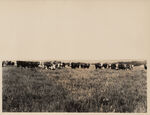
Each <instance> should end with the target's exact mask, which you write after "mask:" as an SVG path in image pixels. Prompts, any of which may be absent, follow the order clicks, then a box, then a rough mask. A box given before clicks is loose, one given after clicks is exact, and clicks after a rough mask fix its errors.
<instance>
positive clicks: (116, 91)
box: [2, 67, 147, 112]
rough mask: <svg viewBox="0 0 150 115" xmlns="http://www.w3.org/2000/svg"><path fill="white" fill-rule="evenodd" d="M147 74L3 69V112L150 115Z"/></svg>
mask: <svg viewBox="0 0 150 115" xmlns="http://www.w3.org/2000/svg"><path fill="white" fill-rule="evenodd" d="M146 71H147V70H145V69H144V68H142V67H135V68H134V69H133V70H111V69H104V70H100V69H97V70H96V69H93V68H90V69H81V68H79V69H71V68H63V69H56V70H45V69H39V68H36V69H31V68H20V67H18V68H17V67H3V69H2V78H3V80H2V98H3V100H2V107H3V108H2V110H3V112H147V72H146Z"/></svg>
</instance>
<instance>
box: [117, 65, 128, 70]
mask: <svg viewBox="0 0 150 115" xmlns="http://www.w3.org/2000/svg"><path fill="white" fill-rule="evenodd" d="M118 69H123V70H126V69H127V64H123V63H119V64H118Z"/></svg>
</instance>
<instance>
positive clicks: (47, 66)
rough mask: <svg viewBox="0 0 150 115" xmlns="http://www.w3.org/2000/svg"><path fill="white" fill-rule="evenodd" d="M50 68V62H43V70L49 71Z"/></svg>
mask: <svg viewBox="0 0 150 115" xmlns="http://www.w3.org/2000/svg"><path fill="white" fill-rule="evenodd" d="M51 66H52V63H51V62H44V68H45V69H50V67H51Z"/></svg>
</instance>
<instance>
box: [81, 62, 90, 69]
mask: <svg viewBox="0 0 150 115" xmlns="http://www.w3.org/2000/svg"><path fill="white" fill-rule="evenodd" d="M80 66H81V68H89V67H90V64H88V63H81V64H80Z"/></svg>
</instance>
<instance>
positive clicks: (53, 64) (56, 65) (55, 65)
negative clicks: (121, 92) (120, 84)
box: [2, 61, 147, 70]
mask: <svg viewBox="0 0 150 115" xmlns="http://www.w3.org/2000/svg"><path fill="white" fill-rule="evenodd" d="M91 65H94V66H95V69H115V70H119V69H122V70H132V69H133V68H134V65H133V64H125V63H119V62H117V63H92V64H90V63H81V62H70V63H65V62H61V61H47V62H40V61H35V62H34V61H3V62H2V67H5V66H16V67H23V68H44V69H50V70H55V69H61V68H65V67H70V68H72V69H76V68H87V69H88V68H89V67H90V66H91ZM144 68H145V69H147V65H146V64H144Z"/></svg>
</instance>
